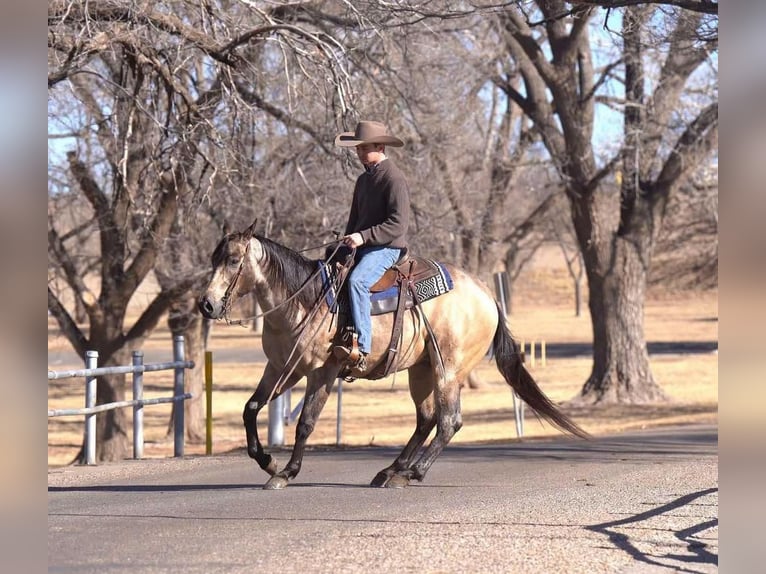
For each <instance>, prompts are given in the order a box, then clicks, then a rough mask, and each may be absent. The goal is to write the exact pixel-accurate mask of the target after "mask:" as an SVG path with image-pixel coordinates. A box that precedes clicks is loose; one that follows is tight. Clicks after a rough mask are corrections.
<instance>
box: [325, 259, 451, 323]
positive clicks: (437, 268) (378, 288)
mask: <svg viewBox="0 0 766 574" xmlns="http://www.w3.org/2000/svg"><path fill="white" fill-rule="evenodd" d="M319 266H320V268H321V275H322V282H323V285H324V288H325V290H326V291H327V295H326V299H327V304H328V306H329V307H330V311H331V312H332V313H338V312H339V311H340V313H341V314H342V315H348V314H349V303H348V292H347V289H346V288H345V283H344V287H343V288H342V289H341V292H340V293H338V292H337V291H336V289H335V281H334V280H335V278H336V276H337V273H338V271H337V268H336V267H335V264H334V263H332V262H330V263H328V262H327V261H320V262H319ZM410 271H411V272H410ZM399 273H401V274H403V275H404V276H409V277H410V278H411V279H412V280H413V281H414V287H415V293H416V294H417V298H418V303H423V302H424V301H428V300H429V299H433V298H434V297H438V296H439V295H444V294H445V293H448V292H449V291H451V290H452V287H453V282H452V277H451V276H450V274H449V271H447V268H446V267H445V266H444V265H443V264H441V263H439V262H438V261H434V260H432V259H425V258H421V257H412V258H410V259H408V260H406V261H404V262H403V263H397V264H396V265H395V266H394V267H392V268H391V269H389V270H388V271H386V274H385V275H384V276H383V277H382V278H381V280H380V281H378V283H376V284H375V286H373V288H372V292H371V293H370V303H371V311H370V314H371V315H383V314H385V313H393V312H394V311H396V306H397V302H398V300H399V284H398V283H397V282H396V280H395V277H396V276H397V275H398V274H399ZM414 305H415V301H413V296H412V293H411V292H410V291H409V290H407V292H406V293H405V309H411V308H412V307H413V306H414Z"/></svg>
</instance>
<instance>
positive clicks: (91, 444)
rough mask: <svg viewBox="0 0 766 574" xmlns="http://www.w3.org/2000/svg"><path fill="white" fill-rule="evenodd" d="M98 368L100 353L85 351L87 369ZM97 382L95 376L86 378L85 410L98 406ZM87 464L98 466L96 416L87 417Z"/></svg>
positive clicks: (89, 415)
mask: <svg viewBox="0 0 766 574" xmlns="http://www.w3.org/2000/svg"><path fill="white" fill-rule="evenodd" d="M97 367H98V351H85V368H86V369H95V368H97ZM96 381H97V378H96V377H94V376H90V377H85V408H86V409H90V408H93V407H95V406H96ZM85 464H96V415H95V413H94V414H88V415H85Z"/></svg>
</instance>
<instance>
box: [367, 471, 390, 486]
mask: <svg viewBox="0 0 766 574" xmlns="http://www.w3.org/2000/svg"><path fill="white" fill-rule="evenodd" d="M390 478H391V477H390V476H389V475H388V474H387V473H386V471H385V470H381V471H380V472H379V473H378V474H376V475H375V478H373V479H372V482H370V486H375V487H377V488H383V487H384V486H386V484H387V483H388V481H389V480H390Z"/></svg>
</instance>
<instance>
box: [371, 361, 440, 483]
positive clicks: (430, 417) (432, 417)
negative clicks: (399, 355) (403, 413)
mask: <svg viewBox="0 0 766 574" xmlns="http://www.w3.org/2000/svg"><path fill="white" fill-rule="evenodd" d="M409 380H410V396H411V397H412V401H413V402H414V403H415V409H416V415H417V420H416V423H415V432H414V433H413V434H412V437H410V440H409V441H408V442H407V444H406V445H405V447H404V449H402V452H401V453H399V456H398V457H396V460H394V462H393V463H392V464H391V465H390V466H388V467H386V468H384V469H383V470H381V471H380V472H379V473H378V474H377V475H376V476H375V478H373V479H372V482H371V483H370V486H378V487H382V486H387V487H393V488H397V487H402V486H406V483H407V482H408V479H406V478H405V479H404V481H403V482H404V484H402V481H401V480H399V479H398V478H394V477H397V476H399V475H400V473H402V472H403V471H405V470H407V469H408V468H409V467H410V465H411V464H412V461H413V460H414V458H415V455H416V454H417V452H418V450H419V449H420V447H421V446H423V443H424V442H425V441H426V439H427V438H428V435H429V434H430V433H431V431H432V430H433V428H434V426H436V410H435V407H434V395H433V389H434V380H433V370H432V368H431V366H430V365H428V364H425V365H422V364H421V365H415V366H413V367H410V369H409ZM392 478H394V480H392Z"/></svg>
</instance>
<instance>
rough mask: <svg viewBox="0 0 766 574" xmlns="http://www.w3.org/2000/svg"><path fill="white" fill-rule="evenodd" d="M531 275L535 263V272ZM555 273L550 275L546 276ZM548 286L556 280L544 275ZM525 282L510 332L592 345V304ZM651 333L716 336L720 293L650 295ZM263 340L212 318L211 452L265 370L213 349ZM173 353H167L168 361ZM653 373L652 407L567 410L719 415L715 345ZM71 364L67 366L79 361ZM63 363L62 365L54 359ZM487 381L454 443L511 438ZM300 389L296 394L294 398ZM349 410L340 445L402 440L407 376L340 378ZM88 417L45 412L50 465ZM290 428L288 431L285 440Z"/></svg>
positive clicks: (624, 415)
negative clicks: (656, 389)
mask: <svg viewBox="0 0 766 574" xmlns="http://www.w3.org/2000/svg"><path fill="white" fill-rule="evenodd" d="M532 273H534V270H532ZM548 279H550V277H549V278H548ZM547 284H548V286H550V285H551V283H550V281H548V283H547ZM526 285H527V287H528V289H527V291H526V294H522V295H524V296H520V297H519V301H521V304H519V305H517V306H516V308H515V309H514V312H513V314H512V315H511V316H510V317H509V322H510V326H511V330H512V332H513V334H514V336H515V337H516V338H517V339H519V340H524V341H527V344H528V343H529V342H530V341H536V342H539V341H541V340H545V341H546V342H548V344H552V343H588V342H590V340H591V334H590V331H591V328H590V318H589V316H588V314H587V309H585V310H584V314H583V316H581V317H575V316H574V314H573V311H572V305H570V304H568V303H569V302H568V301H567V300H566V298H565V297H558V298H556V299H555V300H556V301H557V304H556V305H551V304H549V303H548V304H546V303H545V301H544V300H543V299H545V300H547V301H550V300H551V297H550V292H548V293H547V295H548V296H547V297H542V295H540V293H539V292H537V291H536V290H535V277H534V276H530V277H528V281H527V283H526ZM646 337H647V340H648V341H650V342H678V341H686V342H710V341H717V340H718V299H717V293H715V292H705V293H691V294H683V295H676V296H671V295H665V296H661V297H660V296H656V295H655V296H653V297H650V299H649V300H648V302H647V308H646ZM257 345H260V339H259V337H257V336H256V335H253V334H251V332H250V331H249V330H244V329H243V328H242V327H236V326H225V325H216V326H215V328H214V330H213V333H212V336H211V346H210V350H212V351H213V357H214V368H213V381H214V393H213V451H214V453H221V452H226V451H230V450H232V449H238V448H242V447H243V446H244V434H243V430H242V419H241V413H242V407H243V405H244V402H245V401H246V400H247V398H248V397H249V396H250V394H251V393H252V391H253V389H254V387H255V385H256V383H257V381H258V380H259V378H260V375H261V372H262V370H263V367H264V365H263V363H258V362H242V363H215V353H216V351H220V350H223V349H229V348H238V349H242V350H243V352H246V351H247V350H248V349H252V348H254V347H255V346H257ZM67 346H68V343H67V342H66V341H65V340H64V339H63V337H61V336H60V335H59V334H58V332H57V330H56V326H55V324H54V323H53V322H49V331H48V349H49V351H50V350H54V349H63V348H66V347H67ZM149 348H154V349H167V352H168V357H170V354H171V353H170V336H169V334H168V332H167V331H166V330H164V329H159V330H158V331H157V332H155V333H154V334H153V336H152V337H151V339H150V340H149V341H148V343H147V347H146V348H145V349H149ZM168 360H169V359H168ZM651 364H652V370H653V373H654V377H655V379H656V380H657V381H658V382H659V383H660V385H661V386H662V387H663V389H665V391H666V392H667V393H668V394H669V395H670V396H671V397H672V401H670V402H668V403H666V404H661V405H651V406H613V407H597V408H582V409H572V408H565V409H564V410H565V412H567V413H568V414H570V415H571V416H572V417H573V418H574V419H575V420H576V421H577V422H578V423H579V424H580V425H581V426H582V427H584V428H585V429H586V430H587V431H589V432H591V433H592V434H595V435H599V434H606V433H614V432H621V431H626V430H631V429H637V428H647V427H653V426H660V425H671V424H688V423H714V422H717V420H718V355H717V353H715V352H713V353H705V354H685V355H653V356H652V357H651ZM81 366H82V365H80V364H75V365H71V367H67V368H80V367H81ZM57 368H59V367H57ZM590 368H591V359H590V358H589V357H581V358H571V359H550V358H549V359H548V361H547V364H546V365H545V366H544V367H543V366H541V365H540V362H539V361H538V362H537V364H536V366H535V367H534V368H532V369H531V371H532V373H533V375H534V376H535V377H536V379H537V380H538V383H539V384H540V386H541V388H542V389H543V390H544V391H545V393H546V394H548V396H550V397H551V399H553V400H554V401H556V402H563V401H566V400H567V399H569V398H571V397H573V396H575V395H576V394H577V393H578V392H579V390H580V388H581V387H582V384H583V383H584V381H585V380H586V378H587V377H588V375H589V373H590ZM477 373H478V376H479V379H480V380H481V383H482V384H481V387H480V388H478V389H469V388H466V389H464V391H463V401H462V403H463V409H462V412H463V421H464V426H463V428H462V430H461V431H460V432H459V433H458V434H457V435H456V436H455V438H454V439H453V441H454V442H455V443H465V442H488V441H491V442H510V441H515V440H518V439H517V437H516V431H515V425H514V417H513V403H512V396H511V392H510V390H509V387H508V386H507V385H506V384H505V382H504V381H503V380H502V379H501V377H500V375H499V373H498V372H497V370H496V369H495V366H494V364H493V363H491V362H486V363H482V365H481V366H480V368H479V369H478V371H477ZM145 385H146V386H147V388H146V390H145V396H146V397H147V398H149V397H152V396H162V395H167V394H168V391H169V389H171V388H172V372H170V371H163V372H157V373H148V374H146V375H145ZM303 389H304V387H303V386H302V385H298V386H297V387H296V389H294V392H293V398H292V404H293V406H295V405H296V404H297V402H298V401H299V400H300V397H301V396H302V392H303ZM83 396H84V395H83V384H82V381H81V380H76V379H64V380H60V381H49V384H48V408H75V407H80V406H82V404H83V400H84V399H83ZM342 407H343V417H342V437H341V443H342V444H345V445H402V444H404V442H406V440H407V439H408V438H409V436H410V434H411V432H412V430H413V428H414V421H415V419H414V409H413V405H412V402H411V401H410V399H409V395H408V392H407V375H406V373H402V374H399V375H397V376H396V377H391V378H388V379H385V380H382V381H357V382H354V383H351V384H348V383H346V384H344V386H343V402H342ZM336 413H337V395H335V394H333V396H332V397H331V398H330V401H328V404H327V406H326V407H325V411H324V412H323V414H322V417H321V418H320V421H319V423H318V425H317V428H316V430H315V431H314V434H313V435H312V437H311V439H310V441H309V444H310V445H328V444H335V442H336V421H337V417H336ZM169 414H170V407H169V406H166V405H161V406H153V407H147V408H145V414H144V417H145V424H146V429H145V439H146V446H145V456H146V457H147V458H154V457H164V456H170V455H172V452H173V444H172V438H169V437H168V436H167V430H168V420H169ZM259 423H260V427H261V432H262V434H261V437H262V439H264V440H265V437H266V423H267V416H266V412H265V410H264V412H262V414H261V417H260V420H259ZM82 428H83V425H82V418H81V417H76V418H70V417H67V418H52V419H49V420H48V465H49V466H58V465H63V464H67V463H68V462H70V461H71V460H72V458H73V457H74V456H75V454H76V453H77V451H78V449H79V445H80V444H81V442H82ZM524 429H525V436H524V440H534V439H536V438H541V437H546V436H551V435H555V434H558V431H557V430H555V429H553V428H552V427H551V426H550V425H548V424H547V423H545V424H543V423H540V422H539V421H538V420H537V419H536V418H535V416H534V415H533V414H532V413H531V412H529V411H527V416H526V419H525V422H524ZM292 435H293V429H292V428H288V429H286V432H285V436H286V442H287V443H288V444H291V443H292V439H293V436H292ZM204 451H205V445H204V444H189V443H187V445H186V453H187V454H192V455H194V454H204Z"/></svg>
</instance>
